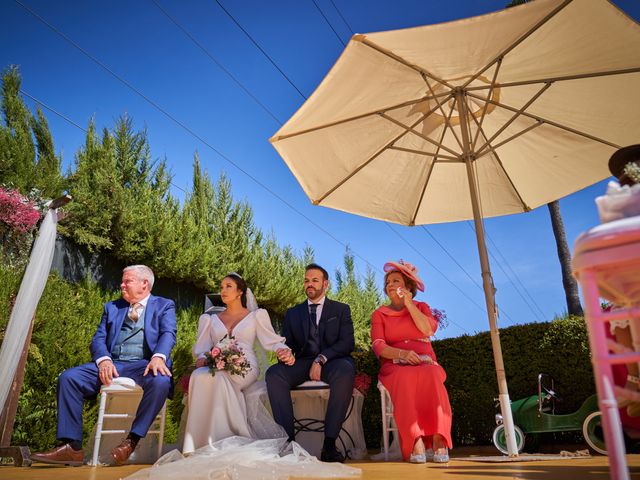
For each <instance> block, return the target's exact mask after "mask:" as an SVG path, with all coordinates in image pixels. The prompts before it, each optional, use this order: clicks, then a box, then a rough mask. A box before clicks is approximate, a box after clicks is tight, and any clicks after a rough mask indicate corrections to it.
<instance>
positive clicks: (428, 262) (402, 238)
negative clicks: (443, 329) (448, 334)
mask: <svg viewBox="0 0 640 480" xmlns="http://www.w3.org/2000/svg"><path fill="white" fill-rule="evenodd" d="M384 224H385V225H386V226H387V227H388V228H389V230H391V231H392V232H393V233H395V234H396V235H397V236H398V237H399V238H400V240H402V241H403V242H404V243H406V244H407V245H408V246H409V247H410V248H411V249H412V250H413V251H414V252H416V253H417V254H418V255H419V256H420V258H422V260H424V261H425V262H426V263H427V264H428V265H429V266H430V267H431V268H433V269H434V270H435V271H436V272H438V273H439V274H440V275H442V276H443V277H444V279H445V280H446V281H447V282H449V283H450V284H451V285H453V287H454V288H455V289H456V290H458V291H459V292H460V293H461V294H462V295H463V296H464V297H465V298H467V300H469V301H470V302H471V303H472V304H473V305H475V306H476V307H478V309H480V311H482V312H485V313H486V312H487V311H486V309H484V308H482V307H481V306H480V305H478V303H477V302H476V301H475V300H474V299H473V298H471V297H470V296H469V295H467V293H466V292H465V291H464V290H462V289H461V288H460V287H459V286H458V285H456V284H455V283H454V282H453V281H452V280H451V279H449V277H447V276H446V275H445V273H444V272H443V271H442V270H440V269H439V268H438V267H436V266H435V265H434V264H433V263H431V262H430V261H429V260H427V258H426V257H425V256H424V255H423V254H422V252H420V251H419V250H418V249H417V248H416V247H414V246H413V245H412V244H411V243H410V242H409V241H408V240H407V239H406V238H404V236H402V235H401V234H400V233H399V232H397V231H396V230H394V229H393V227H391V225H389V223H387V222H384ZM449 321H450V322H451V323H453V324H454V325H456V326H457V327H458V328H460V329H462V331H464V332H466V333H469V331H468V330H467V329H466V328H464V327H463V326H462V325H459V324H457V323H455V322H454V321H453V320H449Z"/></svg>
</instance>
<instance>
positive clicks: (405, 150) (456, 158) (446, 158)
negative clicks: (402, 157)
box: [389, 145, 460, 162]
mask: <svg viewBox="0 0 640 480" xmlns="http://www.w3.org/2000/svg"><path fill="white" fill-rule="evenodd" d="M389 150H399V151H401V152H407V153H415V154H416V155H424V156H427V157H437V158H443V159H445V160H450V161H452V162H460V158H459V157H450V156H449V155H440V154H439V153H438V152H435V153H431V152H425V151H423V150H414V149H411V148H405V147H396V146H393V145H392V146H390V147H389Z"/></svg>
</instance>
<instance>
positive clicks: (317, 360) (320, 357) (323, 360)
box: [313, 354, 327, 366]
mask: <svg viewBox="0 0 640 480" xmlns="http://www.w3.org/2000/svg"><path fill="white" fill-rule="evenodd" d="M313 363H319V364H320V366H323V365H324V364H325V363H327V357H325V356H324V355H322V354H320V355H318V356H317V357H316V358H315V359H314V360H313Z"/></svg>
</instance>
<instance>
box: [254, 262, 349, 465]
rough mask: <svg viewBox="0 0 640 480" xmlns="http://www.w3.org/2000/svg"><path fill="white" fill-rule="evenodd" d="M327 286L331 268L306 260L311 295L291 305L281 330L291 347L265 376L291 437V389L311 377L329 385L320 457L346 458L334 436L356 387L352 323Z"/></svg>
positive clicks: (328, 459)
mask: <svg viewBox="0 0 640 480" xmlns="http://www.w3.org/2000/svg"><path fill="white" fill-rule="evenodd" d="M328 286H329V275H328V274H327V271H326V270H325V269H324V268H322V267H321V266H320V265H316V264H315V263H312V264H310V265H307V267H306V268H305V275H304V291H305V293H306V295H307V300H306V301H305V302H303V303H301V304H299V305H296V306H295V307H293V308H290V309H289V310H288V311H287V313H286V315H285V317H284V328H283V331H282V335H283V336H284V337H285V338H286V339H287V341H286V343H287V345H288V346H289V347H290V348H291V350H289V349H281V350H278V351H277V354H278V359H279V360H280V362H281V363H278V364H276V365H273V366H272V367H271V368H269V370H267V374H266V381H267V391H268V393H269V402H270V403H271V409H272V411H273V416H274V419H275V421H276V422H278V423H279V424H280V425H282V427H283V428H284V429H285V431H286V432H287V434H288V435H289V440H290V441H291V440H293V439H294V436H295V431H294V426H293V405H292V403H291V394H290V392H291V388H293V387H296V386H297V385H300V384H301V383H303V382H305V381H307V380H322V381H323V382H325V383H328V384H329V388H330V393H329V403H328V405H327V413H326V415H325V422H324V425H325V428H324V435H325V437H324V444H323V446H322V453H321V455H320V459H321V460H322V461H323V462H343V461H344V456H343V455H342V453H340V452H339V451H338V449H337V448H336V439H337V438H338V435H339V434H340V429H341V428H342V423H343V422H344V420H345V415H346V413H347V408H348V407H349V403H350V402H351V395H352V392H353V379H354V377H355V363H354V361H353V359H352V358H351V352H352V351H353V348H354V338H353V322H352V321H351V310H350V309H349V305H346V304H344V303H340V302H335V301H333V300H329V299H328V298H326V297H325V292H326V291H327V287H328ZM292 352H293V353H292ZM294 355H295V356H294Z"/></svg>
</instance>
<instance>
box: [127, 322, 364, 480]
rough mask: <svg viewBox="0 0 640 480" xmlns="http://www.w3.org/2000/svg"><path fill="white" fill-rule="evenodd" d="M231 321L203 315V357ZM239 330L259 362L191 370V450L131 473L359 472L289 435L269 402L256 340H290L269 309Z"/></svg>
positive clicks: (276, 479)
mask: <svg viewBox="0 0 640 480" xmlns="http://www.w3.org/2000/svg"><path fill="white" fill-rule="evenodd" d="M225 334H227V329H226V327H225V326H224V324H223V323H222V321H221V320H220V319H219V318H218V316H217V315H215V314H212V315H207V314H205V315H202V316H201V317H200V322H199V324H198V340H197V341H196V344H195V345H194V347H193V354H194V356H195V357H196V358H199V357H202V356H204V353H205V352H208V351H211V349H212V348H213V345H215V344H216V343H217V342H218V341H219V340H220V339H222V337H224V335H225ZM233 336H234V337H235V338H236V340H237V341H238V343H239V345H240V346H241V347H242V349H243V351H244V353H245V355H246V356H247V358H248V359H249V363H250V364H251V372H250V373H249V374H248V375H246V376H245V377H241V376H238V375H228V374H227V373H226V372H218V373H216V375H215V377H213V376H211V373H210V372H209V370H208V368H206V367H203V368H199V369H196V370H195V371H194V372H193V374H192V375H191V381H190V382H189V394H188V408H189V412H188V419H187V426H186V429H185V436H184V448H183V450H184V452H185V453H186V454H188V456H183V455H182V454H181V453H180V452H179V451H178V450H173V451H171V452H169V453H167V454H166V455H164V456H163V457H161V458H160V459H159V460H158V461H157V462H156V463H155V464H154V465H153V466H152V467H150V468H145V469H143V470H140V471H138V472H136V473H134V474H132V475H130V476H129V477H127V479H128V480H197V479H202V480H205V479H206V480H262V479H270V480H285V479H287V478H289V477H290V476H293V477H301V478H302V477H307V478H354V477H360V475H361V470H360V469H358V468H353V467H348V466H346V465H343V464H341V463H323V462H320V461H319V460H318V459H317V458H316V457H313V456H311V455H310V454H309V453H307V451H306V450H305V449H304V448H302V447H301V446H300V445H299V444H297V443H296V442H291V443H287V440H286V434H285V432H284V429H283V428H282V427H280V425H278V424H277V423H275V421H274V420H273V418H272V417H271V415H270V413H269V412H268V410H267V408H266V407H265V405H264V402H265V401H266V387H265V384H264V381H261V380H257V379H258V378H259V375H260V366H262V368H263V369H264V368H266V362H261V361H260V359H259V358H258V355H256V353H255V352H254V348H253V346H254V342H255V340H256V339H257V340H258V343H259V344H260V345H261V346H262V347H263V348H264V349H265V350H270V351H275V350H277V349H278V348H288V347H287V346H286V345H285V343H284V340H285V339H284V337H281V336H279V335H277V334H276V333H275V332H274V331H273V327H272V326H271V321H270V320H269V315H268V314H267V312H266V311H265V310H263V309H258V310H254V311H252V312H251V313H249V314H248V315H247V316H246V317H245V318H244V319H242V320H241V321H240V322H239V323H238V324H237V325H236V326H235V328H234V329H233Z"/></svg>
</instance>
